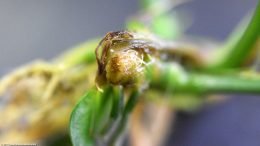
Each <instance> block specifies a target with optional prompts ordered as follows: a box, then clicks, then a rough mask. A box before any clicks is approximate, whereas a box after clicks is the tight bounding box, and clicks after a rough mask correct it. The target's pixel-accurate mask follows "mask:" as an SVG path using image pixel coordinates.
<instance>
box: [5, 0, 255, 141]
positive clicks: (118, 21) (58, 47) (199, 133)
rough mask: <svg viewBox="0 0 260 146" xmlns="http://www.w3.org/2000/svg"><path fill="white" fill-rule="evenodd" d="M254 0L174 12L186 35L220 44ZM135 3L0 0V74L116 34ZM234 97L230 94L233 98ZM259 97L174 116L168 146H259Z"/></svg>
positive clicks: (204, 1) (195, 1)
mask: <svg viewBox="0 0 260 146" xmlns="http://www.w3.org/2000/svg"><path fill="white" fill-rule="evenodd" d="M256 3H257V0H246V1H245V0H217V1H209V0H191V1H190V2H187V3H186V4H185V5H182V6H181V7H180V8H179V9H183V10H185V11H187V12H188V13H189V14H190V15H191V16H192V18H193V23H192V26H191V27H190V28H189V30H188V33H189V34H195V35H199V36H207V37H210V38H213V39H216V40H219V41H222V40H224V39H225V38H226V37H227V36H228V34H229V33H230V32H231V31H232V28H234V26H235V25H236V24H237V23H238V22H239V21H240V20H241V19H242V17H243V16H245V15H246V14H247V13H248V12H249V11H250V10H251V9H252V8H253V7H254V6H255V5H256ZM137 11H138V1H137V0H132V1H130V0H126V1H122V0H113V1H112V0H73V1H71V0H55V1H53V0H37V1H35V0H23V1H19V0H1V1H0V70H1V74H0V75H2V74H3V73H5V72H7V71H10V69H12V68H14V67H17V66H20V65H23V64H25V63H27V62H30V61H32V60H34V59H39V58H42V59H51V58H53V57H54V56H57V55H58V54H60V53H61V52H63V51H64V50H65V49H67V48H70V47H72V46H75V45H76V44H78V43H81V42H84V41H85V40H88V39H90V38H95V37H97V36H103V35H104V34H105V33H106V32H108V31H114V30H121V29H123V28H124V24H125V20H126V19H127V18H129V17H130V16H132V15H133V14H136V12H137ZM233 96H235V95H233ZM259 121H260V98H259V97H257V96H241V95H238V96H235V98H232V99H231V100H229V101H228V102H224V103H222V104H218V105H216V106H212V107H205V109H203V110H202V111H201V112H199V113H196V114H194V115H188V114H183V113H179V114H178V117H177V122H176V125H175V130H174V131H173V132H172V134H171V135H170V138H169V140H168V141H167V145H179V146H203V145H205V146H219V145H224V146H249V145H250V146H259V145H260V141H259V137H260V124H259Z"/></svg>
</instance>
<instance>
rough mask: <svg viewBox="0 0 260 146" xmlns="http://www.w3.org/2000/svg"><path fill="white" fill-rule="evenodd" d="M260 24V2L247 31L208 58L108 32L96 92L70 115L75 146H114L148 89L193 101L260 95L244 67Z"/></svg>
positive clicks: (146, 37)
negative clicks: (224, 95) (189, 97)
mask: <svg viewBox="0 0 260 146" xmlns="http://www.w3.org/2000/svg"><path fill="white" fill-rule="evenodd" d="M259 22H260V4H258V6H257V8H256V10H255V13H254V15H253V17H252V19H251V21H250V23H249V24H248V26H247V27H246V29H245V30H244V31H241V30H239V31H240V32H239V33H238V32H236V38H235V39H234V38H233V39H231V40H232V42H230V41H229V42H227V44H228V45H226V46H225V47H223V49H220V51H221V53H216V52H215V51H214V52H209V53H207V55H209V56H207V57H204V56H203V55H202V53H201V52H199V50H193V49H189V47H188V46H185V45H183V44H182V45H181V46H179V45H176V44H173V43H169V42H166V41H162V40H160V39H158V38H156V37H155V36H152V35H151V34H147V33H141V32H132V31H118V32H110V33H107V35H106V36H105V37H104V38H103V39H102V40H101V42H100V43H99V45H98V46H97V48H96V61H97V64H98V70H97V74H96V80H95V82H96V89H93V90H92V91H89V92H88V93H87V94H86V95H84V96H83V97H82V99H81V100H80V102H79V103H78V104H77V105H76V107H75V108H74V110H73V112H72V114H71V121H70V132H71V138H72V142H73V144H74V145H75V146H92V145H109V146H111V145H115V142H116V139H118V137H119V136H120V134H121V132H122V131H123V129H124V127H125V125H126V123H127V119H128V116H129V114H130V113H131V111H132V110H133V108H134V107H135V105H136V104H137V102H138V101H139V100H141V99H140V98H141V95H142V94H145V92H147V91H149V90H157V91H159V92H160V91H165V90H166V89H167V92H168V94H173V95H174V94H189V95H193V96H194V98H195V97H197V96H198V95H199V96H202V95H205V94H206V95H208V94H213V93H228V92H229V93H230V92H232V93H234V92H235V93H260V78H259V77H253V76H248V75H245V74H242V72H243V68H248V67H250V65H251V64H250V63H249V60H250V59H252V58H254V59H255V58H256V56H254V57H252V56H250V54H252V51H254V45H255V44H256V42H257V39H259V34H260V25H259ZM218 51H219V50H218ZM213 54H214V55H216V54H217V55H218V54H221V55H219V56H217V57H215V56H214V57H213V56H212V55H213ZM252 72H253V71H252ZM250 74H251V73H250ZM173 98H174V97H173ZM162 100H163V99H162Z"/></svg>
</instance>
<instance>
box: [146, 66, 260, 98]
mask: <svg viewBox="0 0 260 146" xmlns="http://www.w3.org/2000/svg"><path fill="white" fill-rule="evenodd" d="M162 66H163V67H156V66H153V67H151V68H149V71H148V73H147V75H148V77H149V78H150V79H152V80H151V87H152V88H155V89H160V90H162V89H163V90H167V91H172V92H173V93H191V94H193V93H206V94H209V93H260V78H257V79H256V78H255V79H252V78H246V77H243V76H237V75H233V76H229V75H223V74H222V75H216V74H197V73H187V72H185V71H184V70H182V68H180V67H179V66H177V65H176V66H175V65H172V64H163V65H162Z"/></svg>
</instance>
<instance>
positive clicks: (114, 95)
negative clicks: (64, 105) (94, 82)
mask: <svg viewBox="0 0 260 146" xmlns="http://www.w3.org/2000/svg"><path fill="white" fill-rule="evenodd" d="M121 98H122V93H121V88H116V87H115V88H114V87H111V86H109V87H107V88H105V89H104V92H99V91H96V90H93V91H90V92H88V93H87V94H86V95H84V96H83V97H82V99H81V100H80V101H79V103H78V104H77V105H76V106H75V108H74V110H73V112H72V114H71V120H70V134H71V139H72V143H73V145H74V146H94V145H95V143H96V141H97V140H99V141H100V140H104V139H102V138H103V137H104V135H105V134H106V132H107V130H106V129H107V128H108V127H111V125H112V124H113V122H115V118H116V117H118V114H119V113H117V112H118V111H119V107H120V106H119V103H120V101H119V100H120V99H121Z"/></svg>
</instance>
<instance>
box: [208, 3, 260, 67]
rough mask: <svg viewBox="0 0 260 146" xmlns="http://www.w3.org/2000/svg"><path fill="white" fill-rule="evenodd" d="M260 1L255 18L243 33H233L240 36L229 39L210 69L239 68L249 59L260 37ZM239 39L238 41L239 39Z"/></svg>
mask: <svg viewBox="0 0 260 146" xmlns="http://www.w3.org/2000/svg"><path fill="white" fill-rule="evenodd" d="M259 22H260V1H258V5H257V7H256V9H255V11H254V14H253V17H252V19H251V21H250V23H249V24H248V26H247V28H246V30H245V31H244V32H243V33H240V30H238V32H239V33H233V34H236V35H240V36H239V37H237V36H234V37H235V39H229V40H230V41H231V42H229V41H228V42H227V43H226V44H227V45H226V46H228V47H224V48H223V49H222V50H221V51H223V52H222V53H220V55H219V56H218V58H217V61H216V62H215V64H213V65H212V66H210V67H209V68H210V69H223V68H224V69H225V68H235V67H239V66H240V65H241V64H242V63H243V61H244V60H245V59H246V58H247V57H248V55H249V54H250V52H251V51H252V49H253V45H254V44H255V42H256V41H257V39H258V37H259V35H260V23H259ZM237 38H238V39H237Z"/></svg>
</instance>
